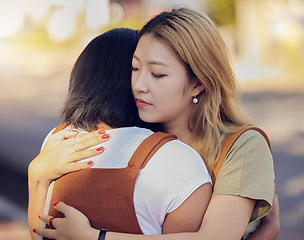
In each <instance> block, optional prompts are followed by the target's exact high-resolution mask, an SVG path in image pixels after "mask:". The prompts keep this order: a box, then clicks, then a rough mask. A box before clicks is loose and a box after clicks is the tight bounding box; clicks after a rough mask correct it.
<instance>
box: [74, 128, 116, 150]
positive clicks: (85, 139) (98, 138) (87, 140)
mask: <svg viewBox="0 0 304 240" xmlns="http://www.w3.org/2000/svg"><path fill="white" fill-rule="evenodd" d="M99 132H100V131H99ZM83 135H84V136H83ZM109 138H110V135H109V134H107V133H98V132H97V131H95V132H91V133H85V134H80V135H78V136H76V137H75V139H70V141H71V142H70V144H71V145H72V146H73V148H74V150H77V151H81V150H85V149H88V148H91V147H94V146H96V145H98V144H100V143H103V142H105V141H108V140H109Z"/></svg>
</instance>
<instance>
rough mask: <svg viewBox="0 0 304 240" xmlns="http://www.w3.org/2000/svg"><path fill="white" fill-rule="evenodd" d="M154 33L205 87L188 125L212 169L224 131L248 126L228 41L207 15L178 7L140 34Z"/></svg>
mask: <svg viewBox="0 0 304 240" xmlns="http://www.w3.org/2000/svg"><path fill="white" fill-rule="evenodd" d="M144 34H152V35H153V36H154V37H155V38H156V39H158V40H160V41H162V42H163V43H164V44H166V45H168V46H170V47H171V48H172V49H173V50H174V51H175V53H176V55H177V56H178V58H180V60H181V61H182V62H183V63H184V64H185V66H186V68H187V69H188V72H189V76H192V79H193V77H194V78H196V81H199V82H200V83H201V84H202V85H203V86H204V87H205V90H204V91H203V92H202V93H200V94H199V95H198V96H197V99H198V103H197V104H193V111H192V114H191V117H190V119H189V127H190V129H191V130H192V133H193V139H194V141H193V142H194V143H193V144H192V147H193V148H194V149H195V150H196V151H198V153H199V154H200V155H201V156H202V157H203V159H204V161H205V163H206V165H207V167H208V169H209V170H210V171H211V170H212V168H213V166H214V165H215V163H216V161H217V159H216V158H215V156H216V152H217V150H218V149H219V151H220V150H221V149H220V143H221V132H223V133H230V132H234V131H237V130H239V129H240V128H242V127H244V126H245V125H248V124H249V123H250V122H249V121H250V120H249V118H248V117H246V116H245V114H244V113H243V111H242V110H241V104H240V101H239V95H238V91H237V84H236V77H235V75H234V71H233V69H232V66H231V63H230V59H229V57H228V51H227V49H226V45H225V43H224V41H223V39H222V38H221V36H220V34H219V33H218V31H217V29H216V26H215V25H214V23H213V22H212V21H211V20H210V19H209V18H208V17H207V16H206V15H205V14H203V13H200V12H197V11H194V10H191V9H188V8H175V9H173V10H172V11H170V12H163V13H161V14H159V15H157V16H156V17H155V18H153V19H151V20H150V21H149V22H148V23H147V24H146V25H145V26H144V27H143V28H142V30H141V31H140V33H139V37H141V36H142V35H144Z"/></svg>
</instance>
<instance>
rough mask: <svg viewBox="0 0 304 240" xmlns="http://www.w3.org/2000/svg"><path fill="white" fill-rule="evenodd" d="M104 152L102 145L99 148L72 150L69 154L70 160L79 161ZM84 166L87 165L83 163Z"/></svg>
mask: <svg viewBox="0 0 304 240" xmlns="http://www.w3.org/2000/svg"><path fill="white" fill-rule="evenodd" d="M103 152H104V147H103V146H100V147H98V148H93V149H88V150H82V151H77V152H75V151H74V152H72V153H70V154H69V155H68V158H69V162H78V161H81V160H84V159H87V158H91V157H94V156H97V155H99V154H101V153H103ZM83 167H85V166H84V165H83Z"/></svg>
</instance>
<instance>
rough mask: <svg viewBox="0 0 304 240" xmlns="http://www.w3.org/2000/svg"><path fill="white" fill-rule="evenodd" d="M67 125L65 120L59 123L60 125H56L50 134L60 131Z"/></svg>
mask: <svg viewBox="0 0 304 240" xmlns="http://www.w3.org/2000/svg"><path fill="white" fill-rule="evenodd" d="M68 125H69V124H68V123H66V122H64V123H61V124H60V125H58V126H57V127H56V128H55V130H54V131H53V133H52V135H53V134H55V133H57V132H59V131H61V130H63V129H65V128H66V127H67V126H68Z"/></svg>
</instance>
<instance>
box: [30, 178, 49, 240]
mask: <svg viewBox="0 0 304 240" xmlns="http://www.w3.org/2000/svg"><path fill="white" fill-rule="evenodd" d="M28 181H29V204H28V226H29V230H30V233H31V237H32V239H35V238H36V236H37V235H36V234H35V233H34V232H33V231H32V230H33V229H34V228H37V227H38V226H39V225H40V220H39V218H38V215H39V214H41V213H42V211H43V208H44V202H45V198H46V195H47V190H48V185H49V184H48V183H47V182H39V181H37V180H34V179H32V178H31V177H30V176H29V180H28Z"/></svg>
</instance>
